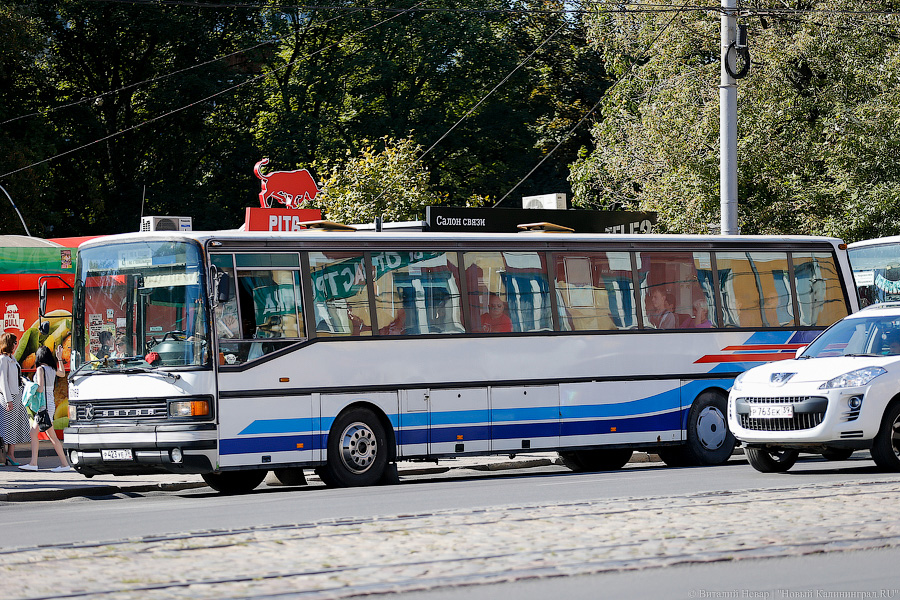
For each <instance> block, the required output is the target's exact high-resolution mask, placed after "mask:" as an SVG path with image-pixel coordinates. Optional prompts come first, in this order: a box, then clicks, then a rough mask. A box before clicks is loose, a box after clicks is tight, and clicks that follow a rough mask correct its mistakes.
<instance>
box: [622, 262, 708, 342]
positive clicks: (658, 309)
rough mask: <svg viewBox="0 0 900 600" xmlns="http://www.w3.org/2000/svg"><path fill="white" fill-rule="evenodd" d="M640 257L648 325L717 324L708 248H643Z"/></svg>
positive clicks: (686, 326)
mask: <svg viewBox="0 0 900 600" xmlns="http://www.w3.org/2000/svg"><path fill="white" fill-rule="evenodd" d="M636 258H637V267H638V277H639V278H640V302H641V310H642V313H643V320H644V328H646V329H710V328H713V327H716V311H715V300H714V298H715V293H714V290H715V287H714V283H713V276H712V266H711V265H712V260H711V257H710V254H709V253H708V252H640V253H638V254H637V256H636Z"/></svg>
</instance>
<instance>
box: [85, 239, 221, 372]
mask: <svg viewBox="0 0 900 600" xmlns="http://www.w3.org/2000/svg"><path fill="white" fill-rule="evenodd" d="M77 265H78V275H77V277H76V281H75V311H74V314H73V321H74V322H73V327H72V330H73V335H74V338H73V345H72V367H73V368H75V369H77V368H79V367H81V366H82V365H86V364H91V365H93V366H94V367H95V368H98V369H103V370H110V369H115V370H128V369H135V368H147V367H149V366H152V367H184V366H199V365H206V364H207V363H208V361H209V342H208V337H209V336H208V335H207V329H208V319H207V312H206V304H205V302H204V297H203V287H204V286H203V269H202V268H201V259H200V249H199V248H198V247H197V246H196V245H194V244H190V243H185V242H173V241H140V242H129V243H121V244H110V245H105V246H96V247H92V248H86V249H84V250H80V251H79V253H78V260H77Z"/></svg>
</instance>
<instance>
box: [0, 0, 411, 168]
mask: <svg viewBox="0 0 900 600" xmlns="http://www.w3.org/2000/svg"><path fill="white" fill-rule="evenodd" d="M426 1H427V0H419V2H417V3H416V4H415V5H414V6H418V5H420V4H423V3H424V2H426ZM402 15H403V13H397V14H395V15H393V16H391V17H388V18H386V19H382V20H381V21H379V22H378V23H375V24H373V25H370V26H368V27H364V28H363V29H361V30H359V31H357V32H354V33H353V34H351V35H349V36H347V38H349V39H352V38H353V37H354V36H357V35H359V34H362V33H365V32H366V31H369V30H371V29H375V28H377V27H380V26H381V25H383V24H385V23H388V22H390V21H393V20H394V19H396V18H398V17H400V16H402ZM342 41H343V40H340V41H336V42H333V43H331V44H329V45H327V46H324V47H322V48H319V49H318V50H315V51H313V52H310V53H307V54H305V55H303V56H301V57H299V58H297V59H296V60H293V61H291V62H289V63H285V64H284V65H280V66H278V67H276V68H274V69H272V70H271V71H268V72H267V73H263V74H262V75H258V76H256V77H252V78H250V79H248V80H246V81H242V82H241V83H238V84H235V85H233V86H230V87H228V88H225V89H224V90H220V91H218V92H216V93H214V94H210V95H209V96H206V97H204V98H201V99H199V100H195V101H194V102H191V103H189V104H186V105H183V106H180V107H178V108H175V109H172V110H170V111H167V112H165V113H163V114H160V115H157V116H155V117H152V118H150V119H147V120H146V121H142V122H141V123H138V124H137V125H133V126H131V127H127V128H125V129H122V130H120V131H116V132H115V133H111V134H109V135H106V136H104V137H101V138H98V139H96V140H93V141H91V142H88V143H86V144H82V145H81V146H78V147H75V148H70V149H69V150H66V151H65V152H60V153H58V154H55V155H53V156H51V157H48V158H45V159H43V160H39V161H36V162H33V163H31V164H29V165H26V166H24V167H19V168H18V169H14V170H12V171H8V172H6V173H2V174H0V179H4V178H6V177H9V176H10V175H15V174H16V173H19V172H20V171H25V170H28V169H31V168H33V167H36V166H38V165H42V164H44V163H47V162H50V161H53V160H56V159H58V158H62V157H63V156H68V155H69V154H72V153H74V152H78V151H80V150H84V149H85V148H89V147H90V146H93V145H95V144H99V143H100V142H105V141H107V140H110V139H113V138H116V137H119V136H121V135H123V134H125V133H128V132H130V131H134V130H135V129H139V128H140V127H143V126H144V125H148V124H150V123H154V122H156V121H159V120H161V119H164V118H166V117H169V116H171V115H174V114H176V113H179V112H181V111H184V110H187V109H189V108H192V107H194V106H197V105H198V104H202V103H203V102H207V101H209V100H212V99H213V98H216V97H218V96H221V95H224V94H227V93H229V92H232V91H234V90H236V89H238V88H240V87H243V86H245V85H249V84H251V83H255V82H257V81H260V80H262V79H266V78H268V77H270V76H272V75H273V74H274V73H277V72H278V71H282V70H284V69H287V68H288V67H291V66H294V65H295V64H297V63H299V62H300V61H303V60H306V59H308V58H310V57H312V56H315V55H316V54H319V53H321V52H324V51H325V50H328V49H329V48H332V47H334V46H336V45H337V44H339V43H341V42H342Z"/></svg>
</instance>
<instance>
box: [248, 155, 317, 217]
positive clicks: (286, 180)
mask: <svg viewBox="0 0 900 600" xmlns="http://www.w3.org/2000/svg"><path fill="white" fill-rule="evenodd" d="M268 163H269V159H268V158H264V159H262V160H261V161H259V162H258V163H256V166H255V167H253V172H254V173H255V174H256V176H257V177H259V180H260V181H261V182H262V189H261V190H260V192H259V206H260V207H261V208H272V202H273V199H274V200H275V201H276V202H278V203H279V204H284V205H285V206H286V207H287V208H300V205H301V204H302V203H303V202H305V201H307V200H314V199H315V197H316V196H317V195H318V193H319V192H320V191H321V190H320V189H319V186H318V184H316V182H315V180H314V179H313V177H312V175H310V173H309V171H307V170H306V169H297V170H296V171H272V172H271V173H268V174H263V173H262V171H261V169H262V167H263V166H265V165H267V164H268Z"/></svg>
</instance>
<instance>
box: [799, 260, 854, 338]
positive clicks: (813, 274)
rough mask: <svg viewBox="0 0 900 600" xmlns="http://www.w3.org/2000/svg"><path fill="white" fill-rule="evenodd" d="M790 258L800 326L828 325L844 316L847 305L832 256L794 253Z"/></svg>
mask: <svg viewBox="0 0 900 600" xmlns="http://www.w3.org/2000/svg"><path fill="white" fill-rule="evenodd" d="M792 257H793V260H794V283H795V285H796V286H797V304H798V306H799V307H800V325H809V326H828V325H831V324H832V323H834V322H836V321H839V320H840V319H842V318H844V317H846V316H847V302H846V301H845V300H844V290H843V287H842V286H841V279H840V276H839V273H838V270H837V266H836V265H835V262H834V256H833V255H831V254H829V253H825V252H821V253H820V252H811V253H805V252H804V253H801V252H794V253H793V255H792Z"/></svg>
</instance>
